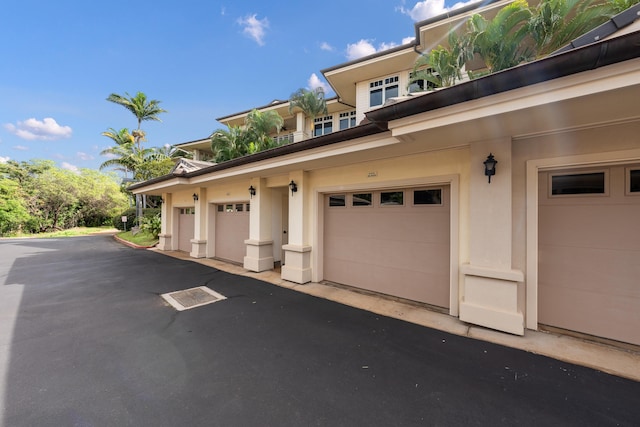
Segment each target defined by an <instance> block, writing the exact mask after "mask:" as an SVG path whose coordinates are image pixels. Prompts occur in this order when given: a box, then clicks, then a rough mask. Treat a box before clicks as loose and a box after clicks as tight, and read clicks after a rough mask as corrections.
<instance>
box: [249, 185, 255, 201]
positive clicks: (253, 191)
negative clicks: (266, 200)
mask: <svg viewBox="0 0 640 427" xmlns="http://www.w3.org/2000/svg"><path fill="white" fill-rule="evenodd" d="M255 195H256V189H255V188H254V186H253V185H252V186H251V187H249V196H250V198H253V196H255Z"/></svg>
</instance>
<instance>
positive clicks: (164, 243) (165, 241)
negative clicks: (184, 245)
mask: <svg viewBox="0 0 640 427" xmlns="http://www.w3.org/2000/svg"><path fill="white" fill-rule="evenodd" d="M158 239H159V241H158V246H157V248H158V249H159V250H161V251H170V250H171V234H158Z"/></svg>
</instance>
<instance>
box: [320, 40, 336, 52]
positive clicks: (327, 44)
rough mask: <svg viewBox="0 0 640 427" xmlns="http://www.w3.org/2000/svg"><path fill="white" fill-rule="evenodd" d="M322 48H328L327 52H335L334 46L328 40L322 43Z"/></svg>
mask: <svg viewBox="0 0 640 427" xmlns="http://www.w3.org/2000/svg"><path fill="white" fill-rule="evenodd" d="M320 49H321V50H326V51H327V52H333V50H334V49H333V46H331V45H330V44H329V43H327V42H322V43H321V44H320Z"/></svg>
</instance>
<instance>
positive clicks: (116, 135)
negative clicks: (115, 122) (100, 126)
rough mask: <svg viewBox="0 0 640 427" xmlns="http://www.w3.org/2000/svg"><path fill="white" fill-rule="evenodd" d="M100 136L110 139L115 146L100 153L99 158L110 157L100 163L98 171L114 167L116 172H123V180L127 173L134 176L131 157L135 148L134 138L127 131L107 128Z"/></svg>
mask: <svg viewBox="0 0 640 427" xmlns="http://www.w3.org/2000/svg"><path fill="white" fill-rule="evenodd" d="M102 135H103V136H106V137H107V138H110V139H111V140H112V141H113V142H115V145H113V146H110V147H108V148H105V149H104V150H102V151H101V152H100V155H101V156H109V157H111V158H110V159H108V160H106V161H104V162H102V164H101V165H100V170H102V169H105V168H109V167H115V169H116V170H119V171H122V172H124V176H125V178H126V177H127V174H128V173H129V172H131V173H132V174H134V173H135V167H136V165H135V163H134V160H133V157H134V152H135V150H136V146H135V138H134V137H133V135H131V133H129V129H127V128H122V129H120V130H119V131H116V130H115V129H113V128H109V130H107V131H106V132H102Z"/></svg>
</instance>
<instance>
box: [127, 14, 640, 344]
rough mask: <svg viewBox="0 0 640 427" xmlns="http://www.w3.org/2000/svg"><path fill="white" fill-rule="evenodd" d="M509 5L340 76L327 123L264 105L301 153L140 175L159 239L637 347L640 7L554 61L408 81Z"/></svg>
mask: <svg viewBox="0 0 640 427" xmlns="http://www.w3.org/2000/svg"><path fill="white" fill-rule="evenodd" d="M507 3H509V2H508V1H498V2H494V3H491V4H489V5H486V6H483V8H481V9H477V10H471V9H469V10H461V11H458V12H456V14H455V15H451V16H449V15H447V16H443V17H439V18H438V19H433V20H430V21H425V22H422V23H417V24H416V41H415V42H414V43H412V44H410V45H404V46H400V47H398V48H395V49H392V50H389V51H385V52H382V53H380V54H376V55H372V56H370V57H366V58H362V59H360V60H357V61H352V62H349V63H346V64H341V65H339V66H337V67H332V68H329V69H326V70H323V74H324V76H325V78H326V79H327V81H328V82H329V84H330V85H331V86H332V88H333V89H334V90H335V92H336V94H337V96H336V97H335V98H332V99H330V100H329V101H328V106H329V113H328V114H327V115H326V116H323V117H321V118H316V120H315V121H314V122H313V123H311V122H309V120H308V118H305V117H304V115H303V114H302V113H296V114H293V115H292V114H290V113H289V112H288V102H286V101H275V102H274V103H272V104H269V105H267V106H263V107H261V108H260V109H261V110H270V109H271V110H275V111H278V112H279V113H280V114H281V115H282V116H283V117H284V118H285V126H286V128H287V129H290V130H291V131H288V132H285V133H284V134H283V135H276V137H286V138H287V141H288V142H289V143H288V144H285V145H283V146H281V147H278V148H275V149H271V150H267V151H264V152H260V153H256V154H253V155H250V156H245V157H242V158H238V159H234V160H231V161H228V162H224V163H220V164H216V165H211V166H204V167H201V168H199V169H197V170H193V171H185V170H182V171H181V172H179V173H175V174H171V175H168V176H165V177H161V178H158V179H154V180H151V181H147V182H144V183H141V184H136V185H134V186H133V187H132V190H133V192H134V193H136V194H153V195H161V196H162V198H163V200H164V203H163V205H162V233H161V235H160V243H159V248H160V249H161V250H183V251H186V252H189V253H190V255H191V256H192V257H196V258H199V257H215V258H219V259H223V260H227V261H230V262H235V263H241V264H242V265H243V266H244V268H246V269H247V270H251V271H265V270H270V269H273V268H274V266H275V265H280V266H281V275H282V278H283V279H285V280H288V281H291V282H295V283H300V284H304V283H308V282H321V281H329V282H335V283H340V284H344V285H348V286H353V287H356V288H360V289H365V290H368V291H372V292H376V293H380V294H385V295H390V296H394V297H399V298H403V299H407V300H411V301H416V302H419V303H422V304H425V305H426V306H429V307H432V308H434V309H438V310H441V311H444V312H446V313H448V314H449V315H451V316H454V317H458V318H459V319H460V320H461V321H463V322H468V323H471V324H476V325H481V326H485V327H488V328H492V329H496V330H500V331H504V332H508V333H512V334H519V335H522V334H523V333H524V331H525V329H534V330H536V329H539V328H541V327H550V328H557V329H558V330H566V331H572V332H574V333H579V334H585V335H588V336H592V337H598V338H601V339H604V340H611V341H616V342H623V343H627V344H631V345H640V328H638V326H639V325H640V280H638V277H640V226H638V222H637V218H640V139H639V138H638V135H640V108H639V107H638V101H637V100H638V99H639V98H640V58H639V57H640V49H638V48H637V46H638V43H640V33H639V32H637V31H638V29H639V26H638V23H637V22H636V20H635V18H636V17H637V10H635V9H636V8H633V10H631V12H629V13H627V14H626V15H624V14H623V15H624V16H622V17H618V18H617V19H618V22H617V23H616V25H618V26H617V27H616V28H615V29H614V30H613V31H611V30H609V31H608V32H607V36H606V37H600V36H597V37H593V38H594V40H587V41H585V42H584V43H583V45H580V46H573V47H571V48H570V49H566V50H565V51H563V52H559V53H557V54H555V55H552V56H549V57H547V58H543V59H540V60H537V61H534V62H531V63H527V64H523V65H520V66H518V67H514V68H512V69H508V70H505V71H502V72H499V73H495V74H491V75H487V76H484V77H482V78H478V79H474V80H467V81H463V82H461V83H460V84H457V85H455V86H452V87H448V88H444V89H441V90H437V91H428V92H420V93H412V88H411V85H409V84H408V83H409V76H410V73H411V70H412V67H413V64H414V62H415V60H416V58H417V56H418V55H419V53H418V52H424V51H427V50H428V49H429V46H434V45H435V42H436V41H438V40H442V39H445V38H446V36H445V35H444V34H446V31H447V30H446V29H448V28H451V26H452V25H453V24H456V23H458V22H461V21H464V19H466V18H468V16H469V14H470V13H472V12H473V13H475V12H477V11H480V12H482V13H486V14H488V15H490V14H492V13H495V11H496V10H497V8H498V7H502V6H504V4H507ZM612 22H614V21H612ZM620 22H623V23H624V25H620ZM599 31H602V30H599ZM594 34H595V33H594ZM247 113H248V112H244V113H238V114H234V115H231V116H228V117H224V118H221V119H219V120H220V121H221V122H222V123H224V124H238V123H240V122H241V120H242V119H243V118H244V116H246V114H247ZM208 144H209V141H208V139H203V140H200V141H193V142H190V143H185V144H182V145H181V148H183V149H190V150H193V151H194V152H197V153H199V154H198V156H200V155H204V154H206V152H207V150H208V149H209V148H208ZM492 159H493V160H495V161H497V163H495V170H494V172H495V174H491V172H490V171H487V170H486V167H487V163H488V162H487V161H488V160H489V161H491V160H492Z"/></svg>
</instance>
